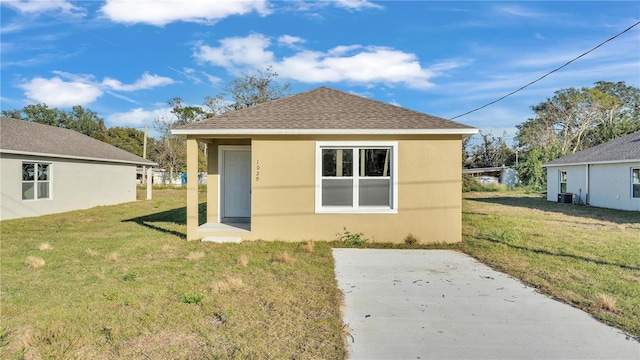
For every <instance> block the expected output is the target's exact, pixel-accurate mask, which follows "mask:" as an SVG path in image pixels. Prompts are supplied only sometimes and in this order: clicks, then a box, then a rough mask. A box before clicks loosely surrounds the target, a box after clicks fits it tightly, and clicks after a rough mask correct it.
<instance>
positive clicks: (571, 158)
mask: <svg viewBox="0 0 640 360" xmlns="http://www.w3.org/2000/svg"><path fill="white" fill-rule="evenodd" d="M543 166H544V167H546V168H547V200H549V201H559V199H560V198H562V199H571V202H573V203H576V204H583V205H591V206H597V207H603V208H610V209H619V210H630V211H640V132H636V133H633V134H630V135H627V136H624V137H620V138H617V139H614V140H611V141H609V142H606V143H604V144H600V145H597V146H594V147H592V148H589V149H586V150H583V151H580V152H576V153H575V154H571V155H567V156H565V157H562V158H559V159H556V160H553V161H551V162H548V163H546V164H544V165H543ZM560 194H564V195H560Z"/></svg>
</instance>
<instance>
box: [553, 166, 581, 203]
mask: <svg viewBox="0 0 640 360" xmlns="http://www.w3.org/2000/svg"><path fill="white" fill-rule="evenodd" d="M561 170H565V171H566V172H567V191H566V192H568V193H572V194H575V196H574V199H573V200H574V201H575V202H576V203H579V204H586V203H587V177H586V165H572V166H563V167H549V168H547V200H549V201H558V194H559V193H560V171H561Z"/></svg>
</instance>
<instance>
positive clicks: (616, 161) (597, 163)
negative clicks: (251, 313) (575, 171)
mask: <svg viewBox="0 0 640 360" xmlns="http://www.w3.org/2000/svg"><path fill="white" fill-rule="evenodd" d="M636 162H640V159H625V160H604V161H582V162H570V163H562V164H553V163H546V164H542V167H555V166H577V165H602V164H628V163H636Z"/></svg>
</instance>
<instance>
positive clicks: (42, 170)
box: [22, 162, 51, 200]
mask: <svg viewBox="0 0 640 360" xmlns="http://www.w3.org/2000/svg"><path fill="white" fill-rule="evenodd" d="M50 198H51V164H46V163H34V162H24V163H22V200H38V199H50Z"/></svg>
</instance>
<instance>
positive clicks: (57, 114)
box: [2, 103, 107, 140]
mask: <svg viewBox="0 0 640 360" xmlns="http://www.w3.org/2000/svg"><path fill="white" fill-rule="evenodd" d="M2 114H3V115H4V116H7V117H11V118H14V119H18V120H25V121H31V122H35V123H39V124H45V125H50V126H57V127H61V128H65V129H71V130H75V131H77V132H79V133H82V134H85V135H88V136H91V137H93V138H96V139H98V140H104V139H105V136H106V135H105V132H106V129H107V128H106V126H105V125H104V120H103V119H102V118H101V117H99V116H98V114H97V113H96V112H95V111H92V110H89V109H85V108H83V107H82V106H80V105H76V106H74V107H72V108H71V110H68V111H64V110H61V109H58V108H52V109H51V108H49V107H48V106H47V104H44V103H42V104H35V105H27V106H25V107H23V108H22V109H14V110H3V111H2Z"/></svg>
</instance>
